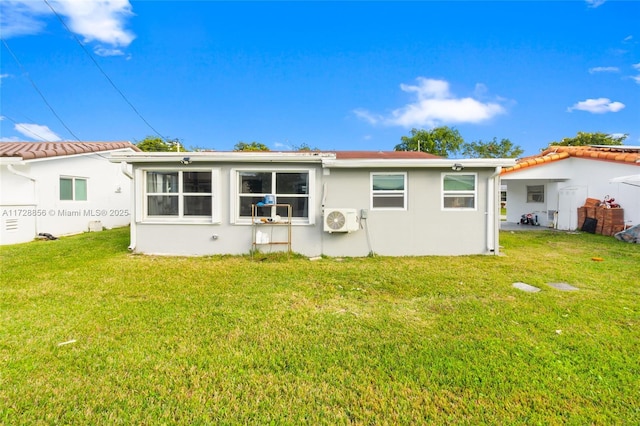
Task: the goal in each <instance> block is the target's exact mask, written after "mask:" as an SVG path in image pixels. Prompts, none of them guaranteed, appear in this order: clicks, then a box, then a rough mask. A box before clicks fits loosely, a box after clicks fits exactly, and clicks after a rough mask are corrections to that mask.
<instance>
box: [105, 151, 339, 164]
mask: <svg viewBox="0 0 640 426" xmlns="http://www.w3.org/2000/svg"><path fill="white" fill-rule="evenodd" d="M187 157H188V158H189V161H190V162H191V163H204V162H209V163H210V162H225V163H238V162H240V163H320V162H322V161H323V160H324V159H325V158H334V159H335V154H329V153H281V152H259V153H251V154H249V153H246V152H242V153H239V152H236V153H230V152H225V153H221V152H177V153H176V152H153V153H150V152H144V153H141V152H132V153H114V154H112V155H111V156H110V158H109V159H110V160H111V161H112V162H115V163H121V162H123V161H124V162H127V163H132V164H133V163H172V162H176V163H180V162H181V161H182V160H183V159H184V158H187Z"/></svg>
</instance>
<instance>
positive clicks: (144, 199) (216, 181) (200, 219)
mask: <svg viewBox="0 0 640 426" xmlns="http://www.w3.org/2000/svg"><path fill="white" fill-rule="evenodd" d="M140 171H141V173H142V175H141V177H142V179H141V186H142V187H141V191H140V193H141V194H142V196H141V197H140V198H141V202H140V205H139V207H140V209H141V213H142V214H141V215H140V217H139V219H140V221H141V222H144V223H180V224H188V223H194V224H211V223H220V201H219V200H220V169H218V168H210V167H195V168H188V169H187V168H184V169H183V168H175V167H171V168H169V167H153V168H145V169H142V170H140ZM191 172H209V173H211V192H185V191H184V173H191ZM149 173H177V174H178V191H177V192H149V191H148V178H149ZM163 195H164V196H175V197H177V198H178V214H177V215H151V214H149V196H163ZM194 196H210V197H211V215H186V214H185V198H188V197H194Z"/></svg>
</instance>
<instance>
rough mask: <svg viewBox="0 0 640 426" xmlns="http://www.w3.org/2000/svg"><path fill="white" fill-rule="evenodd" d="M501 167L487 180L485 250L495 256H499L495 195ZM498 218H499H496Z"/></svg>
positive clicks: (497, 191) (497, 190)
mask: <svg viewBox="0 0 640 426" xmlns="http://www.w3.org/2000/svg"><path fill="white" fill-rule="evenodd" d="M501 171H502V167H501V166H498V167H496V171H495V172H494V173H493V174H492V175H491V176H490V177H489V179H488V180H487V250H488V251H489V252H492V253H493V254H495V255H497V254H500V247H499V246H498V240H499V230H500V229H499V228H500V227H499V226H496V205H497V204H496V200H495V197H496V193H499V191H500V188H499V186H498V185H499V184H500V179H499V178H498V179H496V178H497V177H498V176H500V172H501ZM498 217H499V216H498Z"/></svg>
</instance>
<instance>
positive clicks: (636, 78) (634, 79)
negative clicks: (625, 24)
mask: <svg viewBox="0 0 640 426" xmlns="http://www.w3.org/2000/svg"><path fill="white" fill-rule="evenodd" d="M631 80H633V81H635V82H636V83H638V84H640V75H634V76H632V77H631Z"/></svg>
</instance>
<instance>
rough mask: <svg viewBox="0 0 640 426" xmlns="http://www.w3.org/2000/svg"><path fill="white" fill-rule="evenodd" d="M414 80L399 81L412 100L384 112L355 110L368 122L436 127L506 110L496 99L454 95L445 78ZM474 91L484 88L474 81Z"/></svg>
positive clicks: (480, 119) (478, 119) (482, 118)
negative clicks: (409, 81)
mask: <svg viewBox="0 0 640 426" xmlns="http://www.w3.org/2000/svg"><path fill="white" fill-rule="evenodd" d="M417 81H418V84H417V85H409V84H401V85H400V89H401V90H402V91H404V92H407V93H411V94H415V97H416V100H415V101H414V102H411V103H409V104H407V105H405V106H403V107H401V108H398V109H395V110H393V111H391V113H389V114H387V115H386V116H385V115H381V114H376V113H372V112H370V111H368V110H366V109H362V108H359V109H356V110H355V111H354V114H355V115H356V116H358V117H359V118H361V119H363V120H365V121H367V122H369V123H370V124H378V123H382V124H386V125H395V126H404V127H422V126H429V127H435V126H437V125H439V124H441V123H480V122H483V121H487V120H490V119H491V118H493V117H495V116H496V115H499V114H504V113H505V112H506V111H505V109H504V107H503V106H502V105H500V104H498V103H495V102H488V103H483V102H481V101H479V100H477V99H473V98H470V97H466V98H457V97H455V96H454V95H453V94H451V92H450V90H449V83H448V82H447V81H444V80H435V79H428V78H424V77H419V78H418V79H417ZM476 92H477V93H484V92H486V88H485V87H484V86H483V85H477V86H476Z"/></svg>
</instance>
